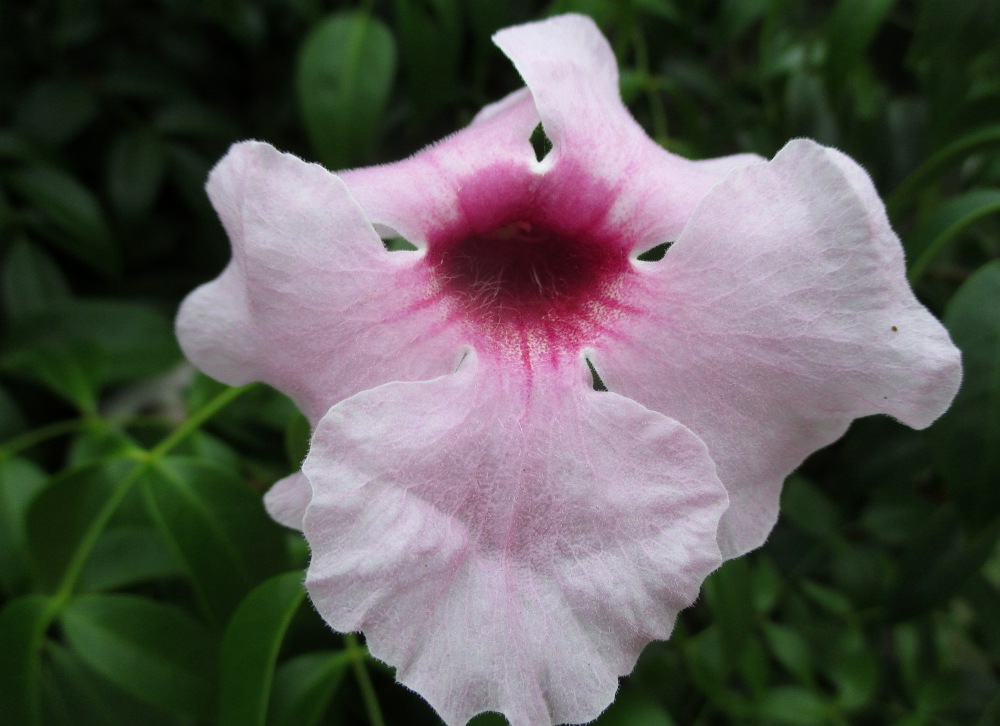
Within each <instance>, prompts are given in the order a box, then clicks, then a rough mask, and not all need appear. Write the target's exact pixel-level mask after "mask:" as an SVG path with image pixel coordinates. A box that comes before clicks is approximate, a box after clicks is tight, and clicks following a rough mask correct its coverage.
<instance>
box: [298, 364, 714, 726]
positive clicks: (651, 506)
mask: <svg viewBox="0 0 1000 726" xmlns="http://www.w3.org/2000/svg"><path fill="white" fill-rule="evenodd" d="M576 363H577V365H576V366H574V367H572V368H562V369H559V370H556V371H553V370H551V369H548V370H546V371H544V372H543V371H536V377H535V381H534V382H535V385H534V386H528V385H527V384H526V383H525V382H524V381H523V380H522V379H520V377H519V376H516V375H515V376H510V375H509V371H508V370H506V369H504V368H503V367H501V366H499V365H498V362H497V361H491V360H489V359H487V358H486V357H480V356H477V354H476V353H473V352H470V353H469V354H468V356H467V357H466V358H465V359H464V360H463V362H462V363H461V365H460V366H459V368H458V370H457V372H456V373H454V374H451V375H447V376H444V377H441V378H438V379H435V380H432V381H424V382H419V383H390V384H387V385H385V386H382V387H380V388H377V389H374V390H370V391H365V392H363V393H359V394H358V395H356V396H354V397H352V398H350V399H348V400H346V401H343V402H342V403H340V404H338V405H336V406H334V407H333V408H332V409H331V410H330V412H329V413H328V414H327V416H326V417H324V418H323V420H322V421H321V422H320V424H319V426H318V427H317V430H316V433H315V435H314V437H313V442H312V446H311V449H310V453H309V456H308V457H307V458H306V461H305V463H304V465H303V470H304V471H305V473H306V475H307V476H308V477H309V479H310V481H311V482H312V485H313V491H314V494H313V500H312V503H311V504H310V507H309V510H308V512H307V513H306V517H305V534H306V538H307V539H308V541H309V544H310V547H311V550H312V553H313V560H312V563H311V565H310V567H309V571H308V574H307V580H306V584H307V587H308V589H309V593H310V596H311V597H312V600H313V603H314V604H315V605H316V607H317V609H318V610H319V612H320V613H321V614H322V615H323V617H324V618H325V619H326V620H327V621H328V622H329V623H330V624H331V625H332V626H333V627H334V628H336V629H337V630H340V631H355V630H362V631H364V633H365V635H366V637H367V641H368V646H369V648H370V650H371V652H372V653H373V654H374V655H375V656H376V657H378V658H380V659H382V660H384V661H385V662H387V663H389V664H390V665H392V666H395V667H396V668H397V677H398V678H399V680H400V681H401V682H402V683H404V684H405V685H407V686H409V687H410V688H413V689H414V690H416V691H417V692H418V693H420V694H421V695H423V696H424V697H425V698H426V699H427V700H428V701H429V702H430V703H431V704H432V705H433V706H434V708H435V709H436V710H437V711H438V713H439V714H440V715H441V716H442V718H443V719H444V720H445V722H446V723H448V724H451V725H453V726H454V725H457V724H464V723H465V722H466V721H467V720H468V719H469V718H471V717H472V716H474V715H475V714H476V713H479V712H481V711H488V710H490V711H500V712H503V713H504V714H506V716H507V718H508V719H509V720H510V722H511V724H513V726H539V725H540V724H550V723H565V722H574V723H575V722H581V721H589V720H591V719H593V718H594V717H596V716H597V715H598V713H600V712H601V711H602V710H603V709H604V708H605V707H606V706H607V705H608V704H609V703H610V702H611V700H612V698H613V697H614V694H615V691H616V689H617V685H618V677H619V676H621V675H623V674H625V673H628V672H629V671H630V670H631V669H632V667H633V666H634V664H635V660H636V658H637V657H638V654H639V652H640V650H641V649H642V647H643V646H644V645H645V644H646V643H647V642H648V641H650V640H652V639H659V638H666V637H667V636H668V635H669V633H670V631H671V629H672V627H673V623H674V619H675V617H676V615H677V612H678V611H679V610H680V609H682V608H684V607H687V606H688V605H690V604H691V602H692V601H693V600H694V599H695V597H696V595H697V592H698V588H699V586H700V584H701V582H702V580H703V579H704V577H705V576H706V575H707V574H708V573H709V572H711V571H712V570H713V569H714V568H715V567H716V566H717V565H718V563H719V561H720V560H719V552H718V548H717V545H716V528H717V523H718V519H719V516H720V514H721V512H722V511H723V509H724V508H725V505H726V496H725V492H724V490H723V488H722V486H721V484H720V483H719V481H718V479H717V477H716V475H715V471H714V465H713V463H712V461H711V459H710V458H709V457H708V454H707V452H706V449H705V446H704V444H703V443H702V442H701V441H700V440H699V439H698V438H697V437H696V436H694V435H693V434H692V433H691V432H690V431H689V430H688V429H686V428H685V427H683V426H681V425H680V424H678V423H677V422H675V421H672V420H670V419H668V418H666V417H665V416H663V415H661V414H658V413H654V412H652V411H649V410H648V409H645V408H643V407H642V406H640V405H639V404H637V403H635V402H634V401H630V400H628V399H626V398H622V397H620V396H618V395H615V394H613V393H598V392H596V391H594V390H592V389H591V387H590V384H589V375H588V373H587V369H586V366H585V364H584V362H583V361H582V359H578V360H577V361H576Z"/></svg>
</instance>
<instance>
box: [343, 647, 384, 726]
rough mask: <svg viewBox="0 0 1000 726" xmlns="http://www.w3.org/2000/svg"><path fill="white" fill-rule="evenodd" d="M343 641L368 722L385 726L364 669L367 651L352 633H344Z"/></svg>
mask: <svg viewBox="0 0 1000 726" xmlns="http://www.w3.org/2000/svg"><path fill="white" fill-rule="evenodd" d="M344 641H345V642H346V643H347V650H348V651H349V652H350V654H351V665H352V667H353V668H354V677H355V678H357V680H358V687H359V688H360V689H361V697H362V699H364V702H365V711H366V712H367V713H368V722H369V723H370V724H371V726H385V720H384V719H383V718H382V709H381V707H379V705H378V696H376V695H375V686H374V685H373V684H372V679H371V676H369V675H368V669H367V668H366V667H365V660H366V658H367V657H368V649H367V648H365V647H363V646H362V645H361V644H360V643H359V642H358V636H356V635H355V634H354V633H345V634H344Z"/></svg>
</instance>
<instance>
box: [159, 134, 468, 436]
mask: <svg viewBox="0 0 1000 726" xmlns="http://www.w3.org/2000/svg"><path fill="white" fill-rule="evenodd" d="M208 192H209V196H210V197H211V199H212V203H213V204H214V205H215V208H216V209H217V210H218V212H219V216H220V217H221V218H222V222H223V224H224V225H225V228H226V231H227V232H228V234H229V237H230V240H231V242H232V246H233V259H232V261H231V262H230V264H229V266H228V267H227V268H226V269H225V270H224V271H223V273H222V275H220V277H219V278H218V279H216V280H214V281H212V282H210V283H208V284H206V285H203V286H202V287H200V288H198V289H197V290H196V291H194V292H193V293H192V294H191V295H189V296H188V298H187V299H186V300H185V301H184V303H183V305H182V306H181V310H180V312H179V314H178V319H177V334H178V338H179V339H180V342H181V345H182V347H183V348H184V351H185V353H186V355H187V356H188V358H189V359H190V360H191V361H192V362H193V363H194V364H195V365H197V366H198V367H199V368H201V369H202V370H203V371H205V372H206V373H208V374H209V375H211V376H213V377H215V378H218V379H219V380H221V381H224V382H226V383H230V384H242V383H246V382H248V381H252V380H261V381H264V382H266V383H269V384H271V385H273V386H275V387H276V388H278V389H280V390H281V391H283V392H285V393H287V394H288V395H290V396H291V397H292V398H293V399H294V400H295V402H296V403H297V404H298V405H299V407H300V408H301V409H302V410H303V411H304V412H305V413H306V415H307V416H308V417H309V418H310V420H311V421H312V422H313V423H315V422H316V421H318V420H319V418H320V417H321V416H322V415H323V414H325V413H326V411H327V409H328V408H329V407H330V406H331V405H332V404H333V403H335V402H337V401H339V400H342V399H343V398H346V397H348V396H350V395H353V394H354V393H356V392H358V391H361V390H364V389H366V388H371V387H372V386H376V385H379V384H381V383H385V382H387V381H392V380H419V379H424V378H432V377H435V376H438V375H441V374H443V373H445V372H447V371H449V370H453V369H454V366H455V363H456V361H457V355H458V349H459V345H460V342H459V340H458V337H457V335H458V333H457V328H456V326H455V325H453V324H450V323H449V322H448V321H446V320H443V315H444V313H443V312H442V309H441V305H440V304H438V303H437V302H436V299H437V298H435V295H434V293H433V288H434V285H435V282H434V280H432V279H431V276H430V273H429V271H428V269H427V267H426V265H424V264H423V262H422V259H423V258H422V255H420V254H417V253H402V252H395V253H389V252H387V251H386V250H385V248H384V247H383V245H382V243H381V241H380V240H379V237H378V235H377V234H376V233H375V231H374V229H373V228H372V226H371V224H370V223H369V221H368V220H367V218H366V217H365V215H364V213H363V211H362V210H361V209H360V208H359V207H358V205H357V203H356V202H355V201H354V200H353V199H352V198H351V195H350V194H349V192H348V191H347V188H346V187H345V186H344V184H343V182H342V181H341V180H340V179H338V178H337V177H336V176H335V175H333V174H331V173H330V172H328V171H326V170H325V169H323V168H322V167H320V166H318V165H315V164H307V163H305V162H303V161H301V160H300V159H298V158H296V157H294V156H292V155H290V154H282V153H279V152H278V151H276V150H275V149H274V148H272V147H271V146H268V145H267V144H261V143H255V142H249V143H243V144H237V145H236V146H234V147H233V148H232V149H231V150H230V152H229V153H228V154H227V155H226V157H225V158H224V159H223V160H222V161H220V162H219V164H218V166H216V168H215V169H214V170H213V172H212V175H211V177H210V178H209V182H208Z"/></svg>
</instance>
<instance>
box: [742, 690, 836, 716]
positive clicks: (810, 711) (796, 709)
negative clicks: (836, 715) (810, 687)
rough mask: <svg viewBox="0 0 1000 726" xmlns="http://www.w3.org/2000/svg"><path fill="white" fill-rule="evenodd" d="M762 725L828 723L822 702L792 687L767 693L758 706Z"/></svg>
mask: <svg viewBox="0 0 1000 726" xmlns="http://www.w3.org/2000/svg"><path fill="white" fill-rule="evenodd" d="M759 713H760V716H762V717H763V719H764V723H772V724H791V725H792V726H815V725H816V724H822V723H829V719H828V716H829V714H828V711H827V707H826V704H825V703H824V702H823V700H822V699H821V698H820V697H819V696H817V695H816V694H815V693H813V692H812V691H807V690H806V689H804V688H796V687H794V686H777V687H775V688H773V689H771V690H770V691H768V693H767V695H766V696H765V698H764V700H763V701H762V702H761V704H760V712H759Z"/></svg>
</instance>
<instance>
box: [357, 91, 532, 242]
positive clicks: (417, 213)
mask: <svg viewBox="0 0 1000 726" xmlns="http://www.w3.org/2000/svg"><path fill="white" fill-rule="evenodd" d="M537 125H538V113H537V112H536V111H535V106H534V103H533V102H532V99H531V96H530V94H528V93H527V92H526V91H524V90H523V89H522V90H520V91H515V92H514V93H512V94H510V95H509V96H507V97H506V98H504V99H502V100H500V101H497V102H496V103H494V104H491V105H489V106H487V107H486V108H484V109H482V110H481V111H480V112H479V114H478V115H477V116H476V117H475V118H474V119H473V120H472V123H471V124H470V125H469V126H467V127H466V128H464V129H462V130H461V131H458V132H457V133H455V134H452V135H451V136H449V137H447V138H445V139H443V140H441V141H439V142H437V143H435V144H433V145H431V146H429V147H427V148H426V149H424V150H423V151H421V152H419V153H417V154H415V155H414V156H411V157H410V158H408V159H404V160H403V161H399V162H396V163H394V164H385V165H382V166H370V167H365V168H363V169H351V170H349V171H344V172H340V173H339V176H340V177H341V178H342V179H343V180H344V183H346V184H347V187H348V188H349V189H350V190H351V194H352V196H353V197H354V198H355V199H356V200H357V202H358V204H360V205H361V207H362V208H363V209H364V210H365V213H366V214H367V215H368V218H369V219H370V220H371V221H372V222H373V223H374V224H375V225H376V227H377V228H378V229H379V230H380V231H382V233H383V234H395V235H400V236H402V237H404V238H406V239H407V240H409V241H410V242H412V243H413V244H415V245H417V247H421V248H422V247H424V246H425V243H426V241H427V239H428V237H430V236H431V234H432V232H433V231H435V230H439V229H441V228H444V227H447V226H450V225H453V224H454V223H455V222H456V221H458V220H460V219H461V209H460V205H459V203H458V200H457V197H458V194H459V192H460V190H461V186H462V182H463V180H464V179H466V178H469V177H473V176H482V175H483V174H484V173H485V174H487V175H488V174H489V171H485V172H484V170H488V169H489V168H490V167H493V166H497V165H508V166H509V165H516V166H519V167H522V168H524V169H530V168H531V167H532V166H534V165H535V153H534V151H533V149H532V147H531V143H530V140H531V132H532V130H533V129H534V128H535V126H537Z"/></svg>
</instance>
